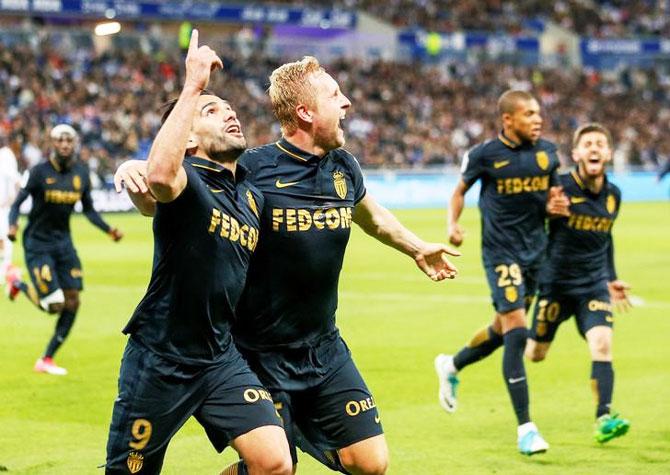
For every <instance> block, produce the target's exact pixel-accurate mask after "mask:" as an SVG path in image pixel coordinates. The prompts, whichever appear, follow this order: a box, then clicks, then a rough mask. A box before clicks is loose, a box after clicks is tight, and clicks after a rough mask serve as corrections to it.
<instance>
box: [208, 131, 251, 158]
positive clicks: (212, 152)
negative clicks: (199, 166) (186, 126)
mask: <svg viewBox="0 0 670 475" xmlns="http://www.w3.org/2000/svg"><path fill="white" fill-rule="evenodd" d="M204 145H205V150H207V155H209V157H210V158H211V159H212V160H215V161H217V162H231V161H234V160H237V158H238V157H239V156H240V155H242V153H244V151H245V150H246V149H247V140H246V139H245V138H244V137H240V138H230V137H224V138H217V139H214V140H211V141H209V140H208V141H205V144H204Z"/></svg>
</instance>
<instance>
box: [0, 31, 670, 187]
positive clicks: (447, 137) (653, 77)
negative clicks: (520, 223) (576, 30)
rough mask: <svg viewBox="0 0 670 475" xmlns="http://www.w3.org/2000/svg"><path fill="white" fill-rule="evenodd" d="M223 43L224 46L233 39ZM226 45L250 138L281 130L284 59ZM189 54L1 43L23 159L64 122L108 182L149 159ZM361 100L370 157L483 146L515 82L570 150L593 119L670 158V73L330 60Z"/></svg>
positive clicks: (651, 154)
mask: <svg viewBox="0 0 670 475" xmlns="http://www.w3.org/2000/svg"><path fill="white" fill-rule="evenodd" d="M224 43H225V44H224ZM224 43H221V44H220V53H221V56H222V58H223V60H224V63H225V73H223V74H217V75H216V78H215V80H214V81H213V83H212V84H211V85H210V86H211V88H212V89H213V90H215V91H217V92H219V93H220V94H222V95H223V96H224V97H227V98H230V100H231V102H232V103H233V104H234V107H235V108H236V110H237V111H238V113H239V115H240V116H241V118H242V122H243V123H244V124H246V130H245V133H246V135H247V137H248V139H249V142H250V145H252V146H253V145H259V144H262V143H266V142H268V141H272V140H274V139H276V138H277V137H279V128H278V126H277V125H276V121H275V120H274V117H273V116H272V114H271V112H270V107H269V104H268V99H267V94H266V92H265V89H266V88H267V82H268V76H269V73H270V72H271V71H272V70H273V69H274V68H275V67H276V66H277V65H278V64H279V62H280V59H277V58H272V59H271V58H268V57H265V56H263V55H262V54H260V53H256V54H252V55H249V56H243V55H242V54H241V53H239V52H238V51H237V50H236V49H235V48H234V46H233V42H232V41H228V40H226V41H225V42H224ZM179 64H180V58H179V57H178V54H175V56H174V57H170V56H167V55H166V54H165V53H146V52H143V51H141V49H139V48H138V49H133V48H117V49H112V50H109V51H106V52H104V53H102V54H96V53H95V51H94V49H93V48H83V47H78V48H63V47H55V46H54V45H52V44H51V43H50V42H49V40H48V38H47V39H45V40H44V41H42V42H41V43H34V44H33V46H30V45H28V44H24V45H13V46H12V47H7V46H3V45H2V43H1V42H0V137H2V136H9V135H12V134H14V135H16V134H18V135H20V137H21V138H22V140H23V154H22V155H23V156H22V161H23V164H22V165H23V167H27V166H32V165H34V164H35V163H37V162H39V161H40V160H41V159H42V157H43V154H44V151H45V150H46V149H47V143H46V142H45V131H46V130H48V128H49V127H50V126H52V125H53V124H56V123H59V122H68V123H71V124H73V125H74V126H75V127H76V128H77V129H78V130H79V131H80V133H81V137H82V149H81V154H82V157H83V158H84V159H85V160H87V161H88V162H89V165H90V167H91V168H92V169H93V170H95V171H96V172H97V174H98V175H99V176H100V177H101V178H103V180H104V179H107V178H108V177H109V175H110V173H111V172H112V171H113V170H114V169H115V168H116V166H117V164H118V163H120V162H121V161H123V160H126V159H127V158H130V157H138V158H145V157H146V156H147V154H148V150H149V147H150V146H151V141H152V138H153V136H154V135H155V133H156V131H157V129H158V126H159V121H160V116H161V111H160V110H159V106H160V105H161V104H162V103H164V102H166V101H167V100H168V99H170V98H172V97H174V96H175V95H176V94H177V91H178V85H179V84H181V82H182V78H181V74H182V73H181V71H180V67H179V66H178V65H179ZM327 67H328V69H329V71H331V72H332V73H333V74H334V76H335V77H336V79H337V80H338V81H339V83H340V86H341V88H342V90H343V91H344V93H345V94H347V95H348V96H349V98H350V99H351V100H352V102H353V107H352V109H351V111H350V113H349V114H348V115H347V118H346V121H345V123H344V126H345V128H346V129H347V132H348V134H347V135H348V142H347V146H346V147H347V148H348V149H349V150H350V151H351V152H352V153H354V154H355V155H356V156H357V157H359V159H360V161H361V163H362V165H363V166H364V167H367V168H374V167H395V168H403V167H406V168H409V167H415V168H420V167H425V166H430V165H455V164H457V163H458V161H459V160H460V156H461V155H462V154H463V152H464V151H465V150H467V149H468V148H469V147H470V146H472V145H473V144H474V143H476V142H478V141H481V140H482V139H484V138H485V137H488V136H494V135H495V134H496V132H497V124H496V123H495V121H494V119H492V118H494V117H495V115H496V114H495V113H494V111H492V110H491V104H494V103H495V99H496V97H498V96H499V94H500V93H501V92H502V91H504V90H505V89H507V88H510V87H521V88H525V89H528V90H532V91H533V92H534V93H535V94H536V95H537V96H538V97H539V98H540V99H541V102H542V104H543V107H544V116H545V135H546V136H547V137H548V138H549V139H551V140H554V141H556V142H557V143H559V144H561V146H562V150H563V152H564V156H563V158H564V159H566V158H567V155H566V153H565V152H567V150H568V145H569V144H568V142H569V135H570V131H571V130H574V128H575V127H576V126H577V124H579V123H583V122H585V121H588V120H597V121H602V122H603V123H605V124H607V125H608V126H609V127H610V128H611V129H612V130H613V132H614V136H615V139H616V142H617V150H616V158H615V163H616V164H617V165H616V166H626V165H627V164H633V165H644V166H646V167H647V168H649V169H651V168H655V167H656V166H657V164H658V163H662V162H663V161H664V159H665V158H666V157H668V156H670V131H669V130H668V124H669V123H670V122H669V121H668V119H670V75H669V74H663V73H661V72H660V71H661V70H660V69H659V70H657V71H643V70H622V71H619V72H616V73H611V74H609V75H608V74H601V73H597V72H593V71H576V70H557V69H551V70H542V69H531V68H525V67H515V66H509V65H501V64H493V63H486V62H483V63H473V64H470V63H462V62H460V63H453V64H450V65H446V66H445V65H442V66H427V65H422V64H418V63H417V64H409V65H408V64H403V63H393V62H385V61H375V62H365V61H359V60H347V59H340V60H338V61H336V62H335V63H333V64H330V65H327Z"/></svg>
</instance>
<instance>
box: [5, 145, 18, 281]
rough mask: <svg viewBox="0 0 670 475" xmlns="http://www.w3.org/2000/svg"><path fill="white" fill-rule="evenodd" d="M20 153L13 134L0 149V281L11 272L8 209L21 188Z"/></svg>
mask: <svg viewBox="0 0 670 475" xmlns="http://www.w3.org/2000/svg"><path fill="white" fill-rule="evenodd" d="M20 153H21V138H20V136H19V135H18V134H16V133H14V134H11V135H10V136H9V137H8V143H7V145H5V146H4V147H2V148H0V279H3V278H4V277H5V274H6V273H7V272H8V271H12V272H13V270H11V267H12V241H10V240H9V238H8V237H7V232H8V231H9V229H8V226H9V208H10V206H11V204H12V203H13V202H14V199H15V198H16V194H17V193H18V191H19V188H21V176H20V175H19V171H18V159H17V157H18V156H19V155H20Z"/></svg>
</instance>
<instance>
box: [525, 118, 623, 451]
mask: <svg viewBox="0 0 670 475" xmlns="http://www.w3.org/2000/svg"><path fill="white" fill-rule="evenodd" d="M572 158H573V160H574V161H575V163H576V164H577V167H576V169H574V170H572V171H571V172H570V173H568V174H566V175H561V176H560V181H561V185H562V186H563V190H564V191H565V193H566V194H567V196H568V197H569V199H570V217H567V218H557V219H552V220H551V222H550V226H549V246H548V259H547V262H546V264H545V265H544V266H543V268H542V271H541V273H540V292H539V295H538V301H537V305H536V306H535V311H534V314H533V325H532V327H531V330H530V335H529V340H528V345H527V346H526V356H527V357H528V358H530V359H531V360H532V361H542V360H544V359H545V357H546V355H547V352H548V351H549V348H550V346H551V342H552V341H553V340H554V337H555V335H556V331H557V330H558V327H559V325H561V323H563V322H564V321H566V320H568V319H569V318H570V317H572V316H573V315H574V316H575V319H576V323H577V328H578V330H579V333H580V334H581V335H582V337H584V338H585V339H586V342H587V344H588V346H589V351H590V353H591V361H592V363H591V382H592V388H593V391H594V393H595V396H596V401H597V407H596V431H595V438H596V440H597V441H598V442H601V443H604V442H607V441H608V440H611V439H613V438H615V437H619V436H622V435H624V434H625V433H626V432H628V429H629V428H630V422H629V421H628V420H626V419H624V418H622V417H620V416H619V415H618V414H612V413H611V409H610V404H611V402H612V391H613V387H614V370H613V369H612V327H613V322H614V318H613V316H612V303H615V304H616V305H619V306H621V307H622V308H623V309H626V308H627V307H628V306H629V305H630V304H629V302H628V297H627V295H626V292H627V290H628V289H629V286H628V285H627V284H626V283H625V282H623V281H621V280H619V279H618V278H617V275H616V271H615V266H614V247H613V244H612V225H613V224H614V221H615V220H616V218H617V216H618V214H619V207H620V204H621V191H619V188H617V186H616V185H614V184H613V183H611V182H610V181H609V180H608V179H607V175H606V174H605V167H606V165H607V163H609V162H610V161H611V160H612V136H611V135H610V132H609V130H607V129H606V128H605V127H604V126H603V125H601V124H598V123H590V124H586V125H583V126H582V127H580V128H578V129H577V130H576V131H575V133H574V138H573V141H572Z"/></svg>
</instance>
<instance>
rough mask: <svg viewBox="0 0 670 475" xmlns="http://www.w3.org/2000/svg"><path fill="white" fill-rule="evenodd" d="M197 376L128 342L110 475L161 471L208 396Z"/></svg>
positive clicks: (111, 444)
mask: <svg viewBox="0 0 670 475" xmlns="http://www.w3.org/2000/svg"><path fill="white" fill-rule="evenodd" d="M197 375H198V372H197V371H193V369H191V368H186V369H185V368H184V367H183V366H181V365H178V364H176V363H172V362H169V361H167V360H165V359H163V358H161V357H160V356H158V355H157V354H155V353H153V352H152V351H150V350H148V349H147V348H145V347H143V346H141V345H140V344H138V343H136V342H134V341H133V340H132V339H130V340H129V341H128V344H127V345H126V349H125V351H124V354H123V359H122V361H121V369H120V372H119V382H118V396H117V398H116V400H115V401H114V409H113V412H112V422H111V424H110V428H109V437H108V440H107V463H106V473H141V474H153V473H160V470H161V467H162V464H163V458H164V456H165V450H166V449H167V446H168V443H169V441H170V439H171V438H172V437H173V436H174V434H175V433H176V432H177V431H178V430H179V428H180V427H181V426H182V425H183V424H184V422H186V420H187V419H188V418H189V417H190V416H191V415H192V414H193V413H194V412H195V410H196V408H197V407H198V405H199V404H200V402H201V400H202V399H203V397H204V389H203V381H202V378H198V376H197Z"/></svg>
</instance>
